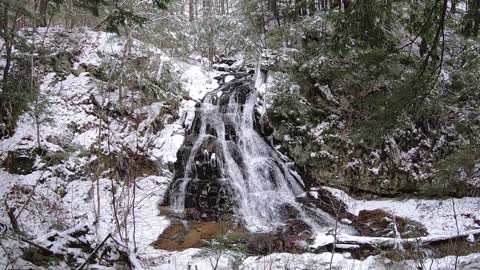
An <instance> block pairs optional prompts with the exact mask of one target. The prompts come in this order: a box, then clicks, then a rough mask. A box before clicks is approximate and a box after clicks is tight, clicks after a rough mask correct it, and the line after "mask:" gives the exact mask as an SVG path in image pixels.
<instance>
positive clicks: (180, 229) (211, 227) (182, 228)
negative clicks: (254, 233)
mask: <svg viewBox="0 0 480 270" xmlns="http://www.w3.org/2000/svg"><path fill="white" fill-rule="evenodd" d="M227 233H229V234H239V235H240V234H247V231H246V230H244V229H241V228H233V226H232V224H228V223H217V222H192V223H188V224H187V225H184V224H172V225H170V226H169V227H168V228H167V229H165V231H163V233H162V234H161V235H160V236H159V237H158V239H157V240H156V241H155V242H153V243H152V245H153V246H154V247H155V248H158V249H163V250H168V251H182V250H185V249H189V248H201V247H204V246H206V245H207V241H209V240H212V239H213V238H215V236H218V235H224V234H227Z"/></svg>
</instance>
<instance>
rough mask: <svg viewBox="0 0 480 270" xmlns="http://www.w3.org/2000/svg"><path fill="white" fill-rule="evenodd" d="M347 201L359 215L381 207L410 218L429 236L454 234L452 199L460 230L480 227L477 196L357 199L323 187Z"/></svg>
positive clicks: (479, 202) (348, 205)
mask: <svg viewBox="0 0 480 270" xmlns="http://www.w3.org/2000/svg"><path fill="white" fill-rule="evenodd" d="M325 189H327V190H328V191H330V192H332V194H334V195H335V196H336V197H337V198H339V199H340V200H342V201H343V202H344V203H346V205H347V207H348V211H349V212H351V213H352V214H354V215H358V213H359V212H360V211H361V210H374V209H383V210H385V211H387V212H389V213H391V214H393V215H395V216H399V217H404V218H409V219H411V220H414V221H418V222H420V223H421V224H423V225H425V227H426V229H427V230H428V233H429V235H432V236H435V235H445V234H447V235H448V234H456V233H457V231H456V224H455V218H454V214H453V204H452V200H454V202H455V210H456V213H457V222H458V227H459V230H460V232H467V231H470V230H477V229H480V222H479V221H480V198H475V197H465V198H458V199H436V200H427V199H406V200H394V199H383V200H371V201H366V200H356V199H354V198H352V197H350V196H349V195H348V194H346V193H345V192H343V191H341V190H338V189H334V188H329V187H325Z"/></svg>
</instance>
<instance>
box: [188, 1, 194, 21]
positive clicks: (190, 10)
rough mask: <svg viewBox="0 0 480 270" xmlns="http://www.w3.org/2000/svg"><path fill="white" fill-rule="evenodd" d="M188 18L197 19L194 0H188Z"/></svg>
mask: <svg viewBox="0 0 480 270" xmlns="http://www.w3.org/2000/svg"><path fill="white" fill-rule="evenodd" d="M188 20H189V21H190V22H193V21H195V3H194V1H193V0H188Z"/></svg>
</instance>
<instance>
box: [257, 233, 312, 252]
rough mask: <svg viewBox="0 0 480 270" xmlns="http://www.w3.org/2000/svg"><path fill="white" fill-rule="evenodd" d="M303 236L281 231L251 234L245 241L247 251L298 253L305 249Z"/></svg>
mask: <svg viewBox="0 0 480 270" xmlns="http://www.w3.org/2000/svg"><path fill="white" fill-rule="evenodd" d="M304 238H305V236H303V235H302V236H297V235H291V234H287V233H283V232H276V233H256V234H252V235H251V236H250V237H249V238H248V241H247V250H248V252H249V253H252V254H258V255H267V254H271V253H281V252H288V253H300V252H303V251H305V250H304V247H305V244H304V242H305V239H304Z"/></svg>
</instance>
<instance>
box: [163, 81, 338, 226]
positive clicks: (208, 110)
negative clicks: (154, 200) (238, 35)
mask: <svg viewBox="0 0 480 270" xmlns="http://www.w3.org/2000/svg"><path fill="white" fill-rule="evenodd" d="M256 105H257V92H256V90H255V88H254V86H253V82H252V81H251V80H248V79H236V80H233V81H231V82H229V83H227V84H224V85H223V86H221V87H220V88H219V89H217V90H215V91H213V92H211V93H209V94H208V95H207V96H206V97H205V98H204V99H203V101H202V103H199V104H197V109H196V113H195V119H194V121H193V124H192V126H191V127H190V129H189V131H188V133H187V136H186V139H185V142H184V145H183V146H182V148H181V149H180V151H179V152H178V154H177V155H178V161H177V163H176V164H175V169H176V173H175V179H174V181H173V182H172V184H171V185H170V188H169V190H168V193H167V196H166V199H165V201H164V204H165V205H168V206H170V207H171V208H172V210H174V211H175V212H178V213H184V218H187V219H188V218H190V219H197V220H208V221H222V220H230V221H231V220H232V219H233V220H234V221H237V222H238V223H239V224H240V225H241V226H243V227H245V228H247V229H248V230H249V231H252V232H270V231H274V230H277V229H278V228H281V227H283V226H285V225H286V224H289V223H291V222H292V221H297V222H301V223H302V224H304V225H306V226H308V227H310V229H314V230H315V229H319V228H321V227H323V225H326V224H327V223H330V222H332V220H333V219H332V218H331V217H329V216H328V215H327V214H326V213H324V212H323V211H321V210H319V209H314V208H309V207H306V206H304V205H303V204H301V203H300V202H299V200H298V199H297V197H298V196H299V195H301V194H303V193H304V186H303V181H302V179H301V177H300V176H299V175H298V174H296V173H295V172H294V171H293V170H292V169H291V168H289V165H288V164H289V160H288V159H287V158H286V157H284V156H283V155H282V154H280V153H279V152H278V151H276V150H275V148H274V147H273V146H272V145H271V144H270V143H269V141H268V140H267V136H266V134H265V133H266V132H264V128H263V125H262V121H261V116H260V114H259V113H258V111H257V110H256ZM290 163H291V162H290Z"/></svg>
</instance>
